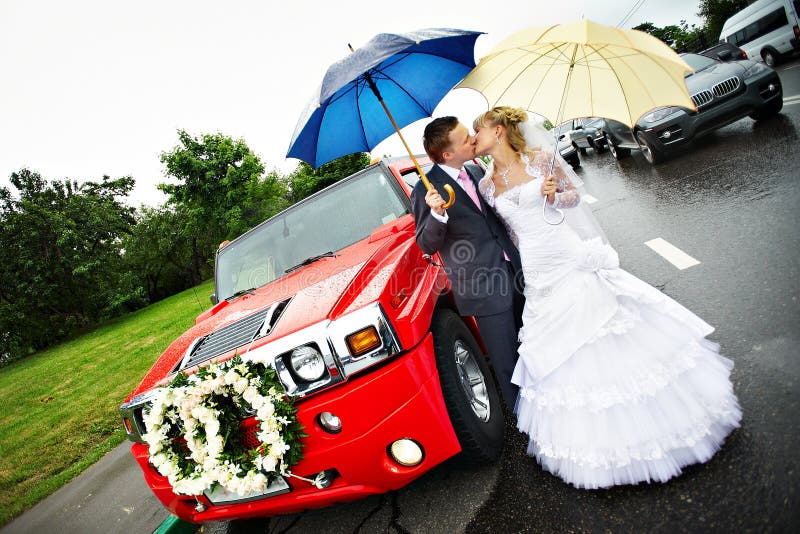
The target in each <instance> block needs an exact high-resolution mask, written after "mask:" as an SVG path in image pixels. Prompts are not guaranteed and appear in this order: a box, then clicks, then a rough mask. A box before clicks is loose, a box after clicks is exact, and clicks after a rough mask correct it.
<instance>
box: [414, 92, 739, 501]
mask: <svg viewBox="0 0 800 534" xmlns="http://www.w3.org/2000/svg"><path fill="white" fill-rule="evenodd" d="M473 130H474V135H473V134H471V133H470V131H469V130H468V129H467V127H466V126H464V125H463V124H461V123H460V122H459V121H458V119H457V118H455V117H441V118H437V119H434V120H433V121H432V122H430V123H429V124H428V125H427V127H426V128H425V132H424V139H423V145H424V147H425V151H426V152H427V154H428V156H429V157H430V159H431V160H432V161H433V162H434V163H435V164H434V166H433V168H432V169H431V170H430V171H429V172H428V178H429V180H430V182H431V184H432V185H433V186H434V189H432V190H431V191H426V189H425V187H424V186H423V184H422V183H421V182H420V183H417V184H416V186H415V188H414V190H413V192H412V196H411V199H412V209H413V212H414V220H415V223H416V239H417V244H418V245H419V247H420V248H421V249H422V251H423V252H424V253H426V254H434V253H437V252H438V253H439V254H440V255H441V258H442V260H443V262H444V265H445V271H446V272H447V275H448V278H449V280H450V284H451V288H452V297H453V300H454V301H455V305H456V307H457V308H458V312H459V313H460V314H461V315H462V316H474V318H475V320H476V322H477V325H478V330H479V332H480V336H481V339H482V341H483V344H484V346H485V347H486V349H487V352H488V357H489V359H490V361H491V363H492V367H493V368H494V371H495V375H496V378H497V382H498V385H499V389H500V391H501V392H502V396H503V398H504V400H505V402H506V404H508V406H509V407H510V408H513V411H514V413H515V415H516V420H517V428H518V429H519V430H520V431H522V432H524V433H525V434H527V435H528V439H529V442H528V451H527V452H528V454H529V455H532V456H534V457H535V458H536V459H537V461H538V462H539V463H540V464H541V465H542V467H543V468H544V469H546V470H547V471H549V472H550V473H553V474H555V475H557V476H559V477H561V478H562V479H563V480H564V481H566V482H568V483H570V484H572V485H574V486H575V487H578V488H589V489H593V488H605V487H610V486H614V485H619V484H636V483H638V482H641V481H647V482H651V481H653V482H656V481H657V482H665V481H667V480H669V479H670V478H672V477H674V476H677V475H679V474H680V473H681V469H682V468H683V467H685V466H687V465H690V464H694V463H699V462H706V461H708V460H709V459H710V458H711V457H712V456H713V455H714V453H715V452H716V451H717V450H719V448H720V447H721V445H722V443H723V441H724V440H725V438H726V436H727V435H728V434H729V433H730V432H731V431H732V430H733V429H735V428H737V427H738V426H739V424H740V421H741V417H742V412H741V409H740V407H739V403H738V400H737V398H736V396H735V394H734V392H733V386H732V384H731V381H730V372H731V370H732V368H733V362H732V361H731V360H729V359H727V358H725V357H724V356H722V355H721V354H720V352H719V345H717V344H716V343H713V342H711V341H709V340H707V339H706V336H708V335H709V334H710V333H711V332H713V330H714V329H713V327H711V326H710V325H709V324H707V323H706V322H705V321H703V320H702V319H701V318H700V317H698V316H696V315H695V314H693V313H692V312H691V311H689V310H688V309H686V308H685V307H683V306H682V305H680V304H679V303H677V302H676V301H674V300H673V299H671V298H670V297H668V296H666V295H665V294H663V293H662V292H660V291H658V290H657V289H655V288H653V287H652V286H650V285H649V284H647V283H645V282H643V281H642V280H639V279H638V278H636V277H635V276H633V275H631V274H630V273H628V272H626V271H624V270H622V269H621V268H620V267H619V258H618V256H617V253H616V251H615V250H614V249H613V248H612V247H611V246H610V245H609V244H608V242H607V240H606V238H605V235H604V234H603V232H602V230H601V229H600V227H599V226H598V224H597V222H596V220H595V219H594V216H593V215H592V213H591V210H589V209H588V207H587V206H586V205H585V203H583V202H581V187H582V185H583V184H582V182H581V180H580V179H579V178H578V177H577V175H576V174H575V172H574V171H573V170H572V168H571V167H570V166H569V165H568V164H567V163H566V162H565V161H564V160H563V159H562V158H561V157H560V155H559V154H558V149H557V147H556V146H555V143H554V141H553V138H552V135H551V134H549V133H548V132H547V130H545V129H544V127H542V126H540V125H537V124H534V123H533V122H532V121H528V117H527V114H526V112H525V111H524V110H522V109H518V108H512V107H506V106H499V107H495V108H493V109H491V110H489V111H487V112H485V113H483V114H481V115H479V116H478V117H477V118H476V119H475V121H474V122H473ZM476 156H490V157H491V162H490V163H489V164H488V167H486V168H485V170H484V166H483V165H478V164H475V163H474V161H475V158H476ZM445 185H450V186H451V187H453V189H454V190H455V191H457V192H458V193H459V194H458V195H457V196H458V200H457V201H456V202H455V203H454V204H453V205H452V206H450V207H449V208H447V209H444V208H443V205H444V200H443V198H442V196H441V194H440V193H439V191H441V190H443V188H444V186H445Z"/></svg>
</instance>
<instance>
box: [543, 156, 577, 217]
mask: <svg viewBox="0 0 800 534" xmlns="http://www.w3.org/2000/svg"><path fill="white" fill-rule="evenodd" d="M552 157H553V153H552V152H548V151H542V152H540V155H537V163H539V164H540V165H541V164H545V163H546V169H543V173H542V174H544V175H547V173H548V172H550V161H551V158H552ZM565 165H569V163H567V162H566V161H565V160H564V158H562V157H561V155H558V156H556V163H555V166H554V167H553V175H554V176H555V177H556V180H557V182H558V185H557V186H556V194H555V200H554V201H553V207H554V208H560V209H566V208H574V207H575V206H577V205H578V204H580V202H581V196H580V193H578V189H577V188H576V187H575V185H574V184H573V183H572V182H571V181H570V179H569V176H567V172H566V171H565V170H564V168H565V167H564V166H565Z"/></svg>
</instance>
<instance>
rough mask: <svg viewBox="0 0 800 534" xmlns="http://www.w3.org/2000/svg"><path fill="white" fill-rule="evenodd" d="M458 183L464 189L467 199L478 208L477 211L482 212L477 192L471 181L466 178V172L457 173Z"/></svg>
mask: <svg viewBox="0 0 800 534" xmlns="http://www.w3.org/2000/svg"><path fill="white" fill-rule="evenodd" d="M458 181H459V182H461V187H462V188H464V191H466V192H467V194H468V195H469V198H471V199H472V201H473V202H474V203H475V205H476V206H478V209H479V210H481V211H483V209H482V208H481V201H480V200H478V192H477V191H476V190H475V184H473V183H472V180H470V179H469V176H467V171H465V170H464V169H461V172H459V173H458Z"/></svg>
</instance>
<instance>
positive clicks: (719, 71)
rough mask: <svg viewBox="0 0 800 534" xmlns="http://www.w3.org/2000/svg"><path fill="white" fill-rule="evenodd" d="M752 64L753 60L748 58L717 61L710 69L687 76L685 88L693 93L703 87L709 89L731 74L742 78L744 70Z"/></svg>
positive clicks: (701, 89)
mask: <svg viewBox="0 0 800 534" xmlns="http://www.w3.org/2000/svg"><path fill="white" fill-rule="evenodd" d="M752 65H753V62H752V61H749V60H742V61H731V62H728V63H719V64H718V65H715V66H713V67H711V68H710V69H705V70H702V71H699V72H695V73H694V74H692V75H691V76H689V77H687V78H686V88H687V89H689V94H695V93H698V92H700V91H703V90H704V89H711V87H713V86H714V85H716V84H718V83H720V82H721V81H723V80H727V79H728V78H730V77H732V76H738V77H740V78H743V77H744V73H745V71H746V70H747V69H748V68H750V67H751V66H752Z"/></svg>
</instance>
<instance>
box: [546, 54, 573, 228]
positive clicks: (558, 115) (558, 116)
mask: <svg viewBox="0 0 800 534" xmlns="http://www.w3.org/2000/svg"><path fill="white" fill-rule="evenodd" d="M577 53H578V47H577V45H576V46H574V47H573V49H572V58H570V60H569V72H567V79H566V81H565V82H564V90H563V91H562V92H561V102H559V103H558V113H556V124H555V126H553V139H554V140H555V148H554V149H553V159H552V160H551V161H550V173H549V174H550V175H551V176H552V175H553V169H554V168H555V166H556V153H557V152H558V132H556V131H555V129H556V126H558V125H560V124H561V110H562V109H564V99H566V98H567V88H568V87H569V81H570V79H571V78H572V69H574V68H575V55H576V54H577ZM555 210H556V212H558V214H559V215H560V218H559V219H558V221H556V222H552V221H549V220H548V219H547V216H546V211H547V197H545V198H544V202H543V203H542V217H543V218H544V221H545V222H546V223H547V224H552V225H557V224H561V223H562V222H564V212H563V211H561V210H560V209H558V208H555Z"/></svg>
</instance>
